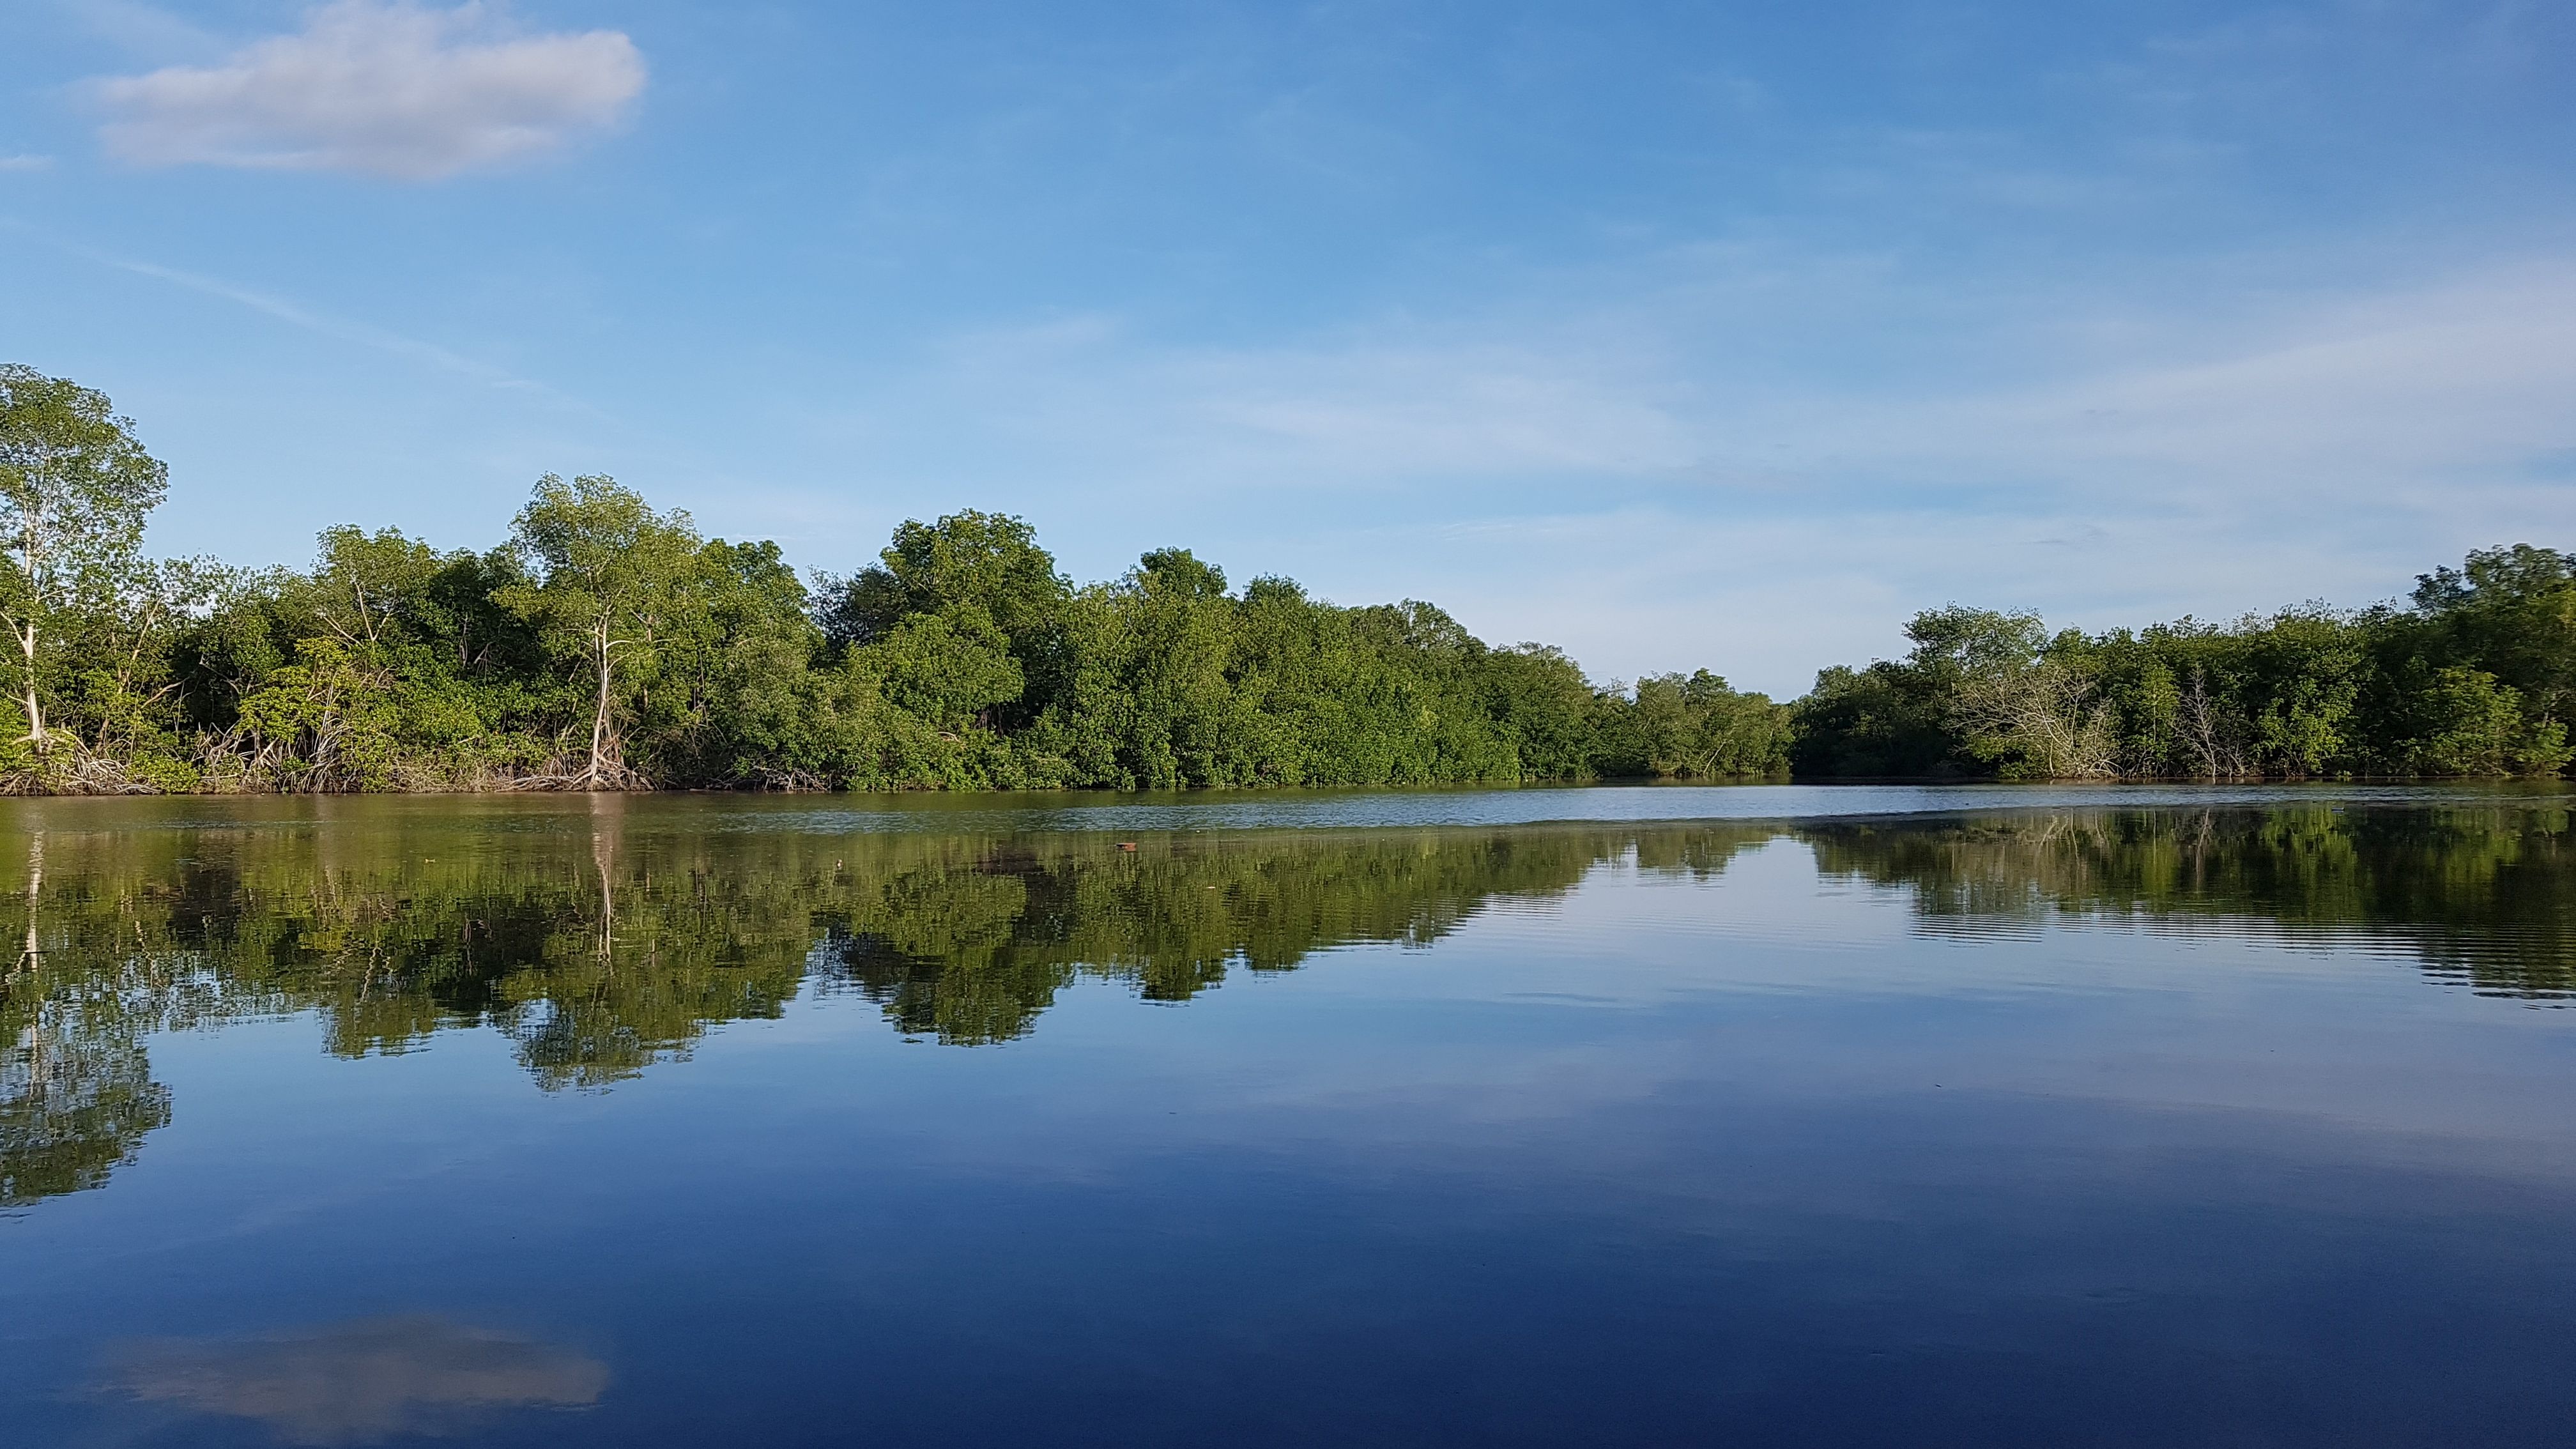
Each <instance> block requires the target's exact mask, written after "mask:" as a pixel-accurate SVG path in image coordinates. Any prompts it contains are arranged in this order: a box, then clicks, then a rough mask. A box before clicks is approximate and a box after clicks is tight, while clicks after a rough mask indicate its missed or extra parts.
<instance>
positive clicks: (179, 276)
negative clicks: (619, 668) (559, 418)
mask: <svg viewBox="0 0 2576 1449" xmlns="http://www.w3.org/2000/svg"><path fill="white" fill-rule="evenodd" d="M12 229H14V230H21V231H32V230H33V229H32V228H27V227H24V226H23V225H20V226H16V227H13V228H12ZM35 234H36V235H39V236H41V235H42V233H35ZM45 239H46V240H47V241H49V242H51V243H52V244H53V245H55V246H58V247H60V248H62V250H64V251H66V252H69V253H71V254H72V255H75V256H79V257H83V258H85V259H87V260H89V261H92V262H95V263H97V264H98V265H100V266H104V267H113V268H115V269H116V270H118V271H121V272H130V273H132V274H134V275H135V276H138V277H150V278H152V279H153V280H154V281H158V282H167V283H169V284H170V285H172V286H174V287H184V288H186V289H188V290H189V291H191V292H196V293H199V294H201V295H204V296H208V297H218V298H221V299H222V300H224V301H227V302H232V303H236V304H238V305H240V306H243V307H247V308H249V309H250V310H252V311H254V312H258V313H260V314H262V315H263V316H267V317H271V318H274V319H276V320H277V321H280V322H283V323H286V324H287V325H288V326H290V327H295V328H299V329H301V330H303V331H306V332H310V333H313V334H314V335H316V336H320V337H327V338H330V339H332V340H333V341H337V342H346V343H351V344H354V345H356V346H359V347H366V348H371V349H373V350H375V351H377V352H382V353H386V354H389V355H391V356H394V357H399V358H402V359H404V360H406V361H410V362H414V363H418V364H421V365H422V366H425V367H430V368H434V369H436V370H438V371H440V372H445V373H450V374H453V375H455V376H457V377H461V378H464V379H467V380H469V381H472V382H478V383H481V384H483V385H485V386H487V387H496V388H506V389H509V390H510V391H513V392H518V393H523V394H526V395H527V396H529V397H532V398H535V399H538V400H540V401H542V402H544V403H547V404H549V405H552V406H554V407H557V408H560V409H563V410H565V411H568V412H575V413H581V414H584V415H587V416H589V417H592V418H595V419H604V418H605V417H606V414H604V413H602V412H601V411H600V410H599V409H598V408H596V407H593V406H591V405H590V404H588V403H585V402H583V401H581V400H580V399H578V398H574V397H570V396H567V395H565V394H564V393H561V392H558V391H557V390H555V389H554V388H552V387H550V386H548V385H546V384H545V383H542V382H537V381H534V380H532V379H529V378H525V377H521V376H519V375H518V374H516V373H514V372H511V371H510V370H509V369H508V368H505V367H500V366H498V365H496V364H493V363H490V362H486V361H483V360H482V359H480V358H475V357H469V356H467V355H465V354H464V353H461V352H457V351H455V350H453V349H451V348H446V347H441V346H440V345H438V344H437V343H435V342H425V341H423V340H421V339H420V338H417V337H410V336H406V335H404V334H402V333H400V332H395V331H391V330H389V329H386V328H383V327H378V326H375V325H374V324H372V323H367V322H360V321H356V320H354V319H352V318H347V317H340V316H335V315H333V314H331V313H329V312H325V311H321V310H318V309H316V308H312V307H308V306H306V305H304V304H303V303H300V302H297V301H294V300H293V299H291V298H286V297H281V296H278V295H277V294H276V293H274V292H264V291H261V290H259V289H258V288H256V287H245V286H242V285H240V284H239V283H235V282H228V281H224V280H222V279H221V278H217V277H209V276H204V275H201V274H199V273H196V272H190V271H183V270H181V269H180V268H177V267H167V266H163V265H161V264H160V263H158V262H147V261H138V260H135V259H134V258H132V257H119V256H111V255H109V254H107V253H104V252H98V251H93V250H91V249H89V248H87V247H85V246H80V245H77V244H73V243H69V242H64V241H61V240H59V239H55V238H45Z"/></svg>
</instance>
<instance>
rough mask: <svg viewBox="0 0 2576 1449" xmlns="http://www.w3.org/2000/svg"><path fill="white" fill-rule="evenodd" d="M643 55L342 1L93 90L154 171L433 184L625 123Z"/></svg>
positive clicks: (477, 11) (565, 36)
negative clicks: (287, 26) (314, 174)
mask: <svg viewBox="0 0 2576 1449" xmlns="http://www.w3.org/2000/svg"><path fill="white" fill-rule="evenodd" d="M644 78H645V68H644V60H643V57H642V56H641V55H640V54H639V53H638V52H637V50H636V48H635V44H634V42H633V41H631V40H629V39H628V38H627V37H626V36H625V35H624V34H622V33H620V32H617V31H613V30H593V31H586V32H582V33H578V34H574V33H557V34H543V35H517V34H512V33H510V31H509V30H508V28H507V27H506V26H505V25H504V24H503V21H502V18H501V16H500V14H499V12H498V11H497V10H493V9H488V8H486V7H485V6H483V5H481V4H468V5H465V6H462V7H460V8H458V9H454V10H435V9H424V8H421V7H419V6H415V5H411V4H407V3H400V0H395V3H381V0H340V3H336V4H332V5H326V6H323V7H321V8H319V9H317V10H314V11H312V12H311V13H310V14H309V15H308V16H307V17H306V20H305V26H304V29H302V30H301V31H299V32H297V33H295V34H292V35H280V36H273V37H271V38H269V39H266V40H261V41H257V42H255V43H253V44H251V45H248V46H245V47H243V48H242V49H240V50H238V51H236V52H234V53H233V54H232V55H230V56H228V57H226V58H225V59H224V60H222V61H220V62H218V63H216V64H213V65H206V66H170V67H166V68H164V69H161V70H156V71H153V72H151V73H150V74H147V75H139V76H122V77H114V78H110V79H106V80H101V81H98V82H95V83H94V85H93V94H94V95H95V97H96V99H97V100H98V102H99V104H100V105H102V106H103V107H104V108H105V109H106V110H107V111H108V112H109V114H110V116H111V117H112V119H110V120H109V121H108V122H107V124H106V125H105V126H104V127H103V128H102V129H101V131H100V136H101V138H102V140H103V141H104V142H105V144H106V146H107V149H108V151H109V152H110V153H111V154H113V155H115V156H117V157H119V158H121V159H124V160H127V161H131V162H135V163H137V164H140V165H146V166H172V165H211V166H242V167H264V168H283V169H295V170H322V171H356V172H363V173H368V174H372V175H378V176H387V177H393V178H396V179H400V180H412V181H418V180H429V179H434V178H437V177H443V176H449V175H453V174H455V173H457V172H460V171H467V170H472V169H476V168H480V167H487V166H493V165H498V164H501V163H505V162H509V161H515V160H519V159H522V158H525V157H529V156H534V155H537V154H540V153H543V152H546V151H551V150H554V149H556V148H558V147H561V146H563V145H565V144H566V143H568V142H570V141H573V140H575V139H577V138H580V137H582V136H585V135H589V134H593V133H596V132H599V131H601V130H604V129H606V128H608V127H610V126H613V125H614V124H616V123H617V122H618V121H619V120H620V119H622V118H623V117H624V116H625V114H626V112H627V110H628V108H629V107H630V106H631V104H632V103H633V102H634V100H635V98H636V97H637V96H638V95H639V94H641V93H642V91H643V89H644Z"/></svg>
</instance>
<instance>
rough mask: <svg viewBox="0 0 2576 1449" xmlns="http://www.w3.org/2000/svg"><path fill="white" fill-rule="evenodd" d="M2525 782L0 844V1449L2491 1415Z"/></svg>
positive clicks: (2550, 1390) (2417, 1421)
mask: <svg viewBox="0 0 2576 1449" xmlns="http://www.w3.org/2000/svg"><path fill="white" fill-rule="evenodd" d="M2570 803H2571V801H2570V797H2569V796H2567V795H2566V794H2564V793H2562V792H2559V791H2556V790H2541V789H2517V788H2506V787H2494V788H2464V789H2457V790H2424V789H2366V790H2355V789H2341V788H2305V789H2266V790H2243V791H2236V790H2230V791H2192V790H2147V791H2135V790H2132V791H2118V790H2103V791H2084V792H2071V791H2055V790H2035V789H1991V788H1990V789H1974V788H1961V789H1949V790H1908V789H1902V788H1895V787H1890V788H1886V789H1877V788H1871V789H1853V790H1807V789H1802V788H1795V787H1776V788H1764V789H1739V790H1692V789H1678V788H1659V789H1630V790H1585V791H1564V790H1525V791H1473V792H1468V791H1461V792H1436V793H1426V794H1378V795H1278V796H1213V797H1161V798H1151V799H1149V798H1141V797H1128V798H1124V799H1118V798H1105V799H1102V800H1099V801H1081V802H1076V803H1070V804H1069V803H1067V802H1066V800H1065V799H1064V798H1063V797H1030V798H1024V799H1013V800H1004V801H994V800H990V799H987V800H962V801H941V800H933V801H883V800H876V801H868V800H853V799H850V798H846V797H845V798H820V799H781V800H745V799H730V798H716V797H700V798H651V799H637V800H616V799H602V800H583V799H569V800H565V799H542V800H530V799H489V800H486V799H474V800H380V801H367V800H283V801H281V800H256V801H202V800H198V801H166V802H165V801H48V802H13V803H10V804H8V805H7V806H6V807H5V809H6V812H7V813H6V814H5V815H0V931H5V932H6V933H7V938H8V939H9V940H11V941H19V940H21V939H22V938H23V939H24V941H25V942H26V943H27V949H26V950H25V951H24V952H23V953H22V954H19V956H18V964H17V966H16V967H15V968H14V969H13V970H12V971H11V973H10V975H9V977H8V979H7V987H6V991H5V994H0V1048H5V1051H6V1055H5V1057H0V1285H6V1286H5V1289H0V1303H5V1304H6V1306H7V1308H8V1312H7V1313H6V1315H5V1316H4V1317H0V1440H5V1441H6V1442H8V1443H11V1444H17V1443H27V1444H67V1445H127V1444H146V1445H179V1444H185V1445H191V1446H194V1445H231V1444H269V1443H281V1442H282V1443H291V1444H362V1443H379V1442H415V1443H416V1442H426V1441H431V1440H444V1441H446V1442H462V1443H489V1444H539V1443H542V1444H548V1445H587V1444H616V1445H661V1444H673V1445H681V1444H687V1445H698V1444H708V1443H761V1444H799V1443H818V1444H821V1443H829V1444H839V1443H851V1442H873V1443H895V1444H900V1443H920V1442H938V1443H944V1444H956V1443H966V1444H976V1443H997V1444H999V1443H1011V1444H1029V1443H1047V1444H1058V1443H1062V1444H1121V1445H1125V1444H1174V1445H1180V1444H1188V1445H1204V1444H1218V1443H1222V1444H1229V1445H1236V1444H1251V1445H1259V1444H1301V1445H1302V1444H1313V1443H1334V1444H1372V1443H1374V1444H1390V1445H1393V1444H1405V1445H1414V1444H1448V1443H1456V1444H1471V1443H1472V1444H1515V1443H1523V1444H1561V1443H1568V1442H1585V1443H1634V1444H1672V1443H1683V1442H1728V1443H1743V1444H1819V1445H1822V1444H1852V1443H1903V1444H1908V1445H1949V1444H1956V1445H1981V1446H1982V1445H2063V1444H2119V1445H2165V1444H2171V1445H2204V1444H2264V1445H2304V1444H2316V1445H2328V1444H2332V1445H2352V1444H2456V1443H2467V1442H2476V1443H2480V1444H2484V1445H2512V1444H2556V1443H2563V1442H2565V1438H2566V1427H2565V1426H2566V1424H2567V1423H2568V1422H2569V1414H2570V1411H2571V1410H2576V1382H2571V1381H2570V1380H2569V1379H2568V1377H2567V1375H2566V1373H2565V1371H2564V1359H2565V1350H2566V1347H2567V1345H2568V1344H2569V1343H2571V1342H2576V1151H2571V1147H2576V1111H2571V1108H2576V1070H2571V1069H2576V1012H2571V1011H2570V1010H2568V1009H2567V1008H2568V1006H2569V1005H2570V1003H2571V1001H2576V828H2571V824H2570V817H2569V813H2568V807H2569V805H2570ZM1122 844H1132V845H1133V846H1134V847H1135V848H1134V849H1132V850H1129V849H1123V848H1121V847H1122ZM0 959H5V957H0Z"/></svg>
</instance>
